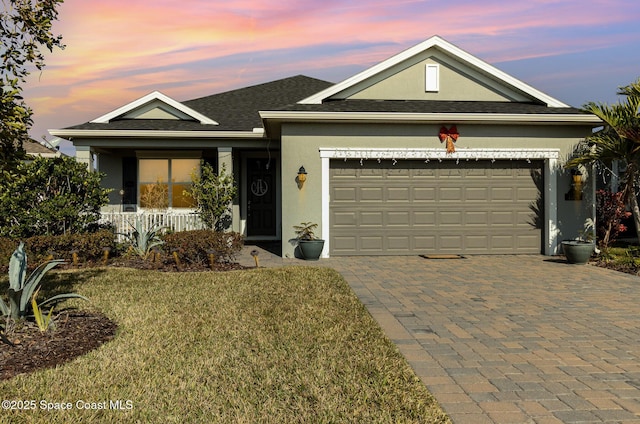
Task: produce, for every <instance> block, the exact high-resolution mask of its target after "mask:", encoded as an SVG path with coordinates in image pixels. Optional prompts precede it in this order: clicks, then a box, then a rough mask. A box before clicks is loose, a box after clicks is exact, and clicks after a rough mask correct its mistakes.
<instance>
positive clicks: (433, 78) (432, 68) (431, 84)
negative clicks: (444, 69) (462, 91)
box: [425, 64, 440, 93]
mask: <svg viewBox="0 0 640 424" xmlns="http://www.w3.org/2000/svg"><path fill="white" fill-rule="evenodd" d="M425 84H426V85H425V91H426V92H431V93H437V92H438V91H440V65H431V64H428V65H426V66H425Z"/></svg>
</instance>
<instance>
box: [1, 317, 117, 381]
mask: <svg viewBox="0 0 640 424" xmlns="http://www.w3.org/2000/svg"><path fill="white" fill-rule="evenodd" d="M18 325H19V327H18V328H15V329H13V330H12V331H10V332H9V334H8V335H7V338H8V340H9V341H11V342H12V343H13V346H12V345H9V344H8V343H6V342H0V380H7V379H9V378H11V377H14V376H16V375H19V374H24V373H29V372H32V371H35V370H38V369H43V368H53V367H55V366H57V365H60V364H64V363H65V362H68V361H70V360H72V359H73V358H76V357H78V356H80V355H84V354H85V353H87V352H89V351H91V350H93V349H96V348H97V347H99V346H101V345H102V344H104V343H106V342H108V341H109V340H111V339H113V338H114V337H115V334H116V330H117V328H118V326H117V325H116V323H115V322H113V321H111V320H110V319H109V318H107V317H106V316H104V315H103V314H101V313H98V312H86V311H71V312H62V313H61V314H60V315H58V317H57V318H56V320H55V329H54V330H51V331H46V332H44V333H42V332H40V330H39V329H38V327H37V326H36V325H35V324H34V323H31V322H24V323H22V324H18Z"/></svg>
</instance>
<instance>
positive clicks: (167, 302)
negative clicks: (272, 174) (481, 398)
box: [0, 267, 449, 423]
mask: <svg viewBox="0 0 640 424" xmlns="http://www.w3.org/2000/svg"><path fill="white" fill-rule="evenodd" d="M55 278H57V279H58V280H59V281H61V282H64V281H69V280H72V281H74V282H75V283H74V285H73V287H65V289H67V291H76V292H78V293H80V294H83V295H85V296H87V297H89V298H90V299H91V304H90V305H91V306H90V307H91V308H95V309H98V310H100V311H102V312H104V313H106V314H107V315H108V316H109V317H110V318H112V319H114V320H115V321H117V322H118V324H119V325H120V330H119V333H118V335H117V337H116V338H115V339H114V340H113V341H111V342H109V343H107V344H105V345H103V346H102V347H101V348H99V349H98V350H96V351H93V352H91V353H89V354H87V355H85V356H83V357H81V358H78V359H76V360H74V361H73V362H70V363H68V364H66V365H65V366H62V367H59V368H57V369H50V370H45V371H40V372H36V373H34V374H31V375H27V376H19V377H17V378H14V379H12V380H9V381H4V382H0V393H2V398H3V399H13V400H36V401H37V402H38V408H37V409H36V410H35V411H2V412H1V413H0V422H12V423H17V422H51V423H58V422H60V423H81V422H82V423H85V422H106V423H108V422H114V423H116V422H117V423H121V422H142V423H152V422H163V423H173V422H175V423H194V422H223V423H231V422H234V423H235V422H240V423H257V422H266V423H285V422H313V423H316V422H331V423H334V422H381V423H388V422H433V423H436V422H437V423H443V422H449V421H448V418H447V417H446V416H445V414H444V413H443V412H442V410H441V409H440V408H439V407H438V406H437V404H436V403H435V401H434V399H433V397H432V396H431V395H430V394H429V392H428V391H427V389H426V388H425V387H424V386H423V385H422V384H421V382H420V381H419V380H418V379H417V377H416V376H415V374H414V373H413V371H412V370H411V368H410V367H409V366H408V364H407V363H406V361H405V360H404V359H403V358H402V357H401V355H400V354H399V353H398V351H397V349H396V348H395V346H394V345H393V344H392V343H391V342H390V341H389V340H388V339H386V337H385V336H384V335H383V333H382V331H381V330H380V328H379V327H378V326H377V324H376V323H375V322H374V321H373V319H372V318H371V317H370V315H369V314H368V312H367V311H366V309H365V308H364V306H363V305H362V304H361V303H360V302H359V301H358V299H357V298H356V297H355V295H354V294H353V293H352V291H351V290H350V288H349V286H348V285H347V283H346V282H345V281H344V280H343V279H342V278H341V277H340V275H339V274H338V273H336V272H335V271H333V270H330V269H324V268H308V267H286V268H278V269H259V270H250V271H234V272H227V273H211V272H207V273H161V272H148V271H145V272H143V271H137V270H130V269H113V268H109V269H98V270H85V271H75V272H71V271H68V272H67V271H65V272H59V273H56V274H55ZM68 289H71V290H68ZM78 305H80V306H83V307H86V303H85V304H83V303H78ZM116 400H122V401H123V402H124V403H123V404H122V405H123V406H124V408H123V410H112V409H107V410H86V409H79V408H78V405H77V402H78V401H83V402H94V403H96V405H95V406H100V405H101V402H106V405H107V406H109V401H116ZM41 401H46V402H70V403H72V404H73V409H71V410H68V411H43V410H40V409H39V406H40V402H41ZM126 401H129V403H126ZM81 405H84V404H81ZM129 406H132V408H131V409H128V407H129Z"/></svg>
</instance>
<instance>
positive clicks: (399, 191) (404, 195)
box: [386, 187, 410, 202]
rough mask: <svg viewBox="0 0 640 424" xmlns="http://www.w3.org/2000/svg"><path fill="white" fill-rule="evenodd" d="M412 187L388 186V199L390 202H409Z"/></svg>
mask: <svg viewBox="0 0 640 424" xmlns="http://www.w3.org/2000/svg"><path fill="white" fill-rule="evenodd" d="M409 193H410V189H409V187H389V188H387V193H386V197H387V201H389V202H408V201H409V200H410V197H409Z"/></svg>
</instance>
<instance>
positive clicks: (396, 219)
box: [386, 211, 411, 227]
mask: <svg viewBox="0 0 640 424" xmlns="http://www.w3.org/2000/svg"><path fill="white" fill-rule="evenodd" d="M386 223H387V225H390V226H400V227H409V226H410V225H411V219H410V214H409V211H398V212H388V213H387V222H386Z"/></svg>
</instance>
